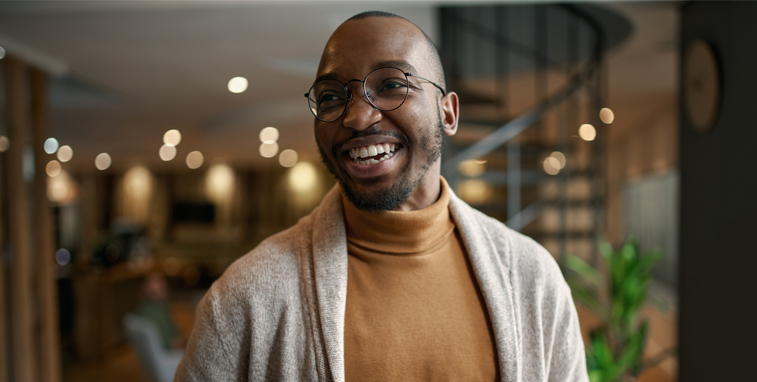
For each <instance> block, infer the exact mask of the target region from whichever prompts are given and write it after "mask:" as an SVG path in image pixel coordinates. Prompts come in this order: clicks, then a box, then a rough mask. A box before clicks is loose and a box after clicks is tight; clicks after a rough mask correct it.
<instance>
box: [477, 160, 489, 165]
mask: <svg viewBox="0 0 757 382" xmlns="http://www.w3.org/2000/svg"><path fill="white" fill-rule="evenodd" d="M474 162H476V163H478V164H486V162H488V161H487V160H486V159H477V160H474Z"/></svg>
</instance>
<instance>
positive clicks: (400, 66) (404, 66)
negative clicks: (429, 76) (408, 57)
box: [374, 60, 415, 73]
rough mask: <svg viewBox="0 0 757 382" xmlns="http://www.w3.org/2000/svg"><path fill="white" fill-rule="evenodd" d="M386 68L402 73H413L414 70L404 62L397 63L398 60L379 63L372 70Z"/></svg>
mask: <svg viewBox="0 0 757 382" xmlns="http://www.w3.org/2000/svg"><path fill="white" fill-rule="evenodd" d="M388 67H392V68H397V69H400V70H402V71H403V72H410V73H415V68H414V67H413V66H412V65H410V64H409V63H407V62H406V61H398V60H387V61H381V62H379V63H378V64H376V66H375V67H374V69H379V68H388Z"/></svg>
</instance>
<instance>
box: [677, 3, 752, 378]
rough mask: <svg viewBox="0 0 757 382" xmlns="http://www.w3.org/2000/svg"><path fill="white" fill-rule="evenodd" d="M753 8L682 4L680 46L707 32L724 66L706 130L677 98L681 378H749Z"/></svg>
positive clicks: (702, 36)
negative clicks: (715, 111) (713, 117)
mask: <svg viewBox="0 0 757 382" xmlns="http://www.w3.org/2000/svg"><path fill="white" fill-rule="evenodd" d="M755 14H757V3H754V2H689V3H687V4H686V5H685V6H684V7H683V8H682V14H681V41H680V51H681V52H684V51H685V48H686V46H687V45H688V44H689V43H690V42H691V41H692V40H693V39H694V38H703V39H705V40H706V41H708V42H709V43H710V44H711V45H712V46H713V48H714V50H715V53H716V55H717V56H718V59H719V64H720V68H721V73H722V76H721V84H722V98H721V102H722V103H721V109H720V115H719V117H718V119H717V122H716V124H715V126H714V128H713V129H712V130H711V131H710V132H708V133H705V134H702V133H699V132H697V131H695V130H694V129H693V128H692V126H691V124H690V123H689V121H688V119H687V118H686V113H685V110H684V106H683V105H681V106H679V107H680V110H679V111H680V114H681V120H680V121H681V138H680V139H681V140H680V142H681V157H680V158H681V165H680V168H681V216H680V221H681V227H680V251H681V256H680V273H679V278H680V284H679V288H680V332H679V333H680V377H681V380H683V381H745V380H750V379H753V378H754V376H753V374H754V373H753V371H752V370H751V369H752V367H751V364H752V363H753V362H754V359H755V356H757V350H755V349H756V348H755V343H757V332H755V330H754V315H753V314H751V313H750V312H749V310H750V309H749V308H751V307H753V306H754V297H753V295H752V292H753V290H754V278H755V269H757V257H755V249H754V248H755V243H754V235H755V232H757V219H756V217H757V197H756V196H757V181H755V175H754V168H755V159H754V155H755V154H754V147H755V142H757V129H755V127H754V102H755V96H754V93H755V89H757V76H755V68H757V51H755V49H754V47H755V46H757V24H755V23H754V20H753V19H754V15H755ZM681 94H682V95H683V93H681Z"/></svg>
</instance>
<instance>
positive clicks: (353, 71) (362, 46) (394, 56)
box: [318, 17, 426, 78]
mask: <svg viewBox="0 0 757 382" xmlns="http://www.w3.org/2000/svg"><path fill="white" fill-rule="evenodd" d="M424 43H425V37H424V36H423V33H422V32H421V31H420V30H419V29H418V28H417V27H416V26H415V25H413V24H412V23H410V22H408V21H407V20H404V19H401V18H393V17H370V18H366V19H358V20H350V21H347V22H345V23H344V24H342V25H341V26H340V27H339V28H337V30H336V31H335V32H334V34H332V36H331V38H330V39H329V41H328V43H327V44H326V48H325V49H324V51H323V55H322V56H321V62H320V65H319V67H318V76H319V78H320V77H323V76H325V75H328V76H333V75H335V74H336V75H339V76H342V75H346V76H357V77H360V76H365V75H366V74H368V72H369V71H370V70H373V69H377V68H379V67H386V66H394V67H398V68H400V69H402V70H405V71H408V72H415V71H416V69H417V68H419V67H424V66H425V65H426V63H425V62H424V61H425V55H424V54H423V52H424V46H423V44H424Z"/></svg>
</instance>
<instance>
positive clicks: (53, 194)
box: [47, 170, 77, 205]
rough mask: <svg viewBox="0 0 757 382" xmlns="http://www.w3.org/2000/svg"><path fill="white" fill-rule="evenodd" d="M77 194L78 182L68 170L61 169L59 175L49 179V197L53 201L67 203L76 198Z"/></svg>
mask: <svg viewBox="0 0 757 382" xmlns="http://www.w3.org/2000/svg"><path fill="white" fill-rule="evenodd" d="M76 196H77V187H76V184H75V183H74V181H73V180H72V179H71V176H70V175H68V173H67V172H65V171H62V170H61V171H60V174H59V175H58V176H56V177H53V178H50V179H48V180H47V198H48V199H49V200H50V201H51V202H55V203H58V204H61V205H62V204H67V203H69V202H72V201H73V200H74V199H76Z"/></svg>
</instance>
